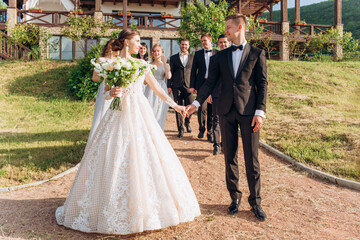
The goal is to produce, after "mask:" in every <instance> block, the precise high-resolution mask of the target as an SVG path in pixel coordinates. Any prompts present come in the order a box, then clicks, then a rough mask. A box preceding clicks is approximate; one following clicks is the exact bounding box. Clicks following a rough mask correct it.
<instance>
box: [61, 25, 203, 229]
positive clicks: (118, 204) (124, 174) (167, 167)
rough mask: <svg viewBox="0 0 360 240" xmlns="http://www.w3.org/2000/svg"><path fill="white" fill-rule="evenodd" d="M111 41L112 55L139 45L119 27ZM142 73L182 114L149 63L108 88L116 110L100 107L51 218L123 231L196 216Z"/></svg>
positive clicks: (75, 225) (134, 49) (137, 37)
mask: <svg viewBox="0 0 360 240" xmlns="http://www.w3.org/2000/svg"><path fill="white" fill-rule="evenodd" d="M118 40H119V45H120V48H121V52H120V57H121V58H124V59H132V58H131V55H130V54H134V53H137V51H138V49H139V45H140V34H139V32H137V31H136V30H123V31H121V33H120V34H119V38H118ZM143 63H144V64H146V62H143ZM144 80H145V81H146V82H147V84H148V85H149V86H150V87H152V89H153V90H154V91H155V92H156V94H158V95H159V96H160V97H161V99H163V100H164V101H165V102H167V103H168V104H169V105H170V106H171V107H173V108H174V109H175V110H176V111H178V112H180V113H181V114H182V115H185V113H186V112H185V107H184V106H179V105H177V104H176V103H175V102H174V101H173V100H172V99H171V98H170V97H169V96H168V95H167V94H166V93H165V92H164V90H163V89H162V88H161V87H160V86H159V84H158V82H157V81H156V79H155V78H154V76H153V75H152V73H151V70H150V68H149V67H148V69H147V70H146V71H145V74H143V75H141V76H138V77H137V78H136V80H135V81H134V82H132V83H130V84H129V86H127V87H124V88H122V89H120V88H118V87H116V88H112V89H111V90H110V91H108V92H107V93H108V94H107V95H109V96H111V97H114V96H119V97H120V98H121V104H122V111H118V110H111V109H108V110H107V112H106V113H105V115H104V117H103V119H102V120H101V122H100V123H99V126H98V127H97V129H96V130H95V133H94V137H93V138H92V139H91V140H90V142H89V146H88V148H87V149H86V150H85V154H84V156H83V158H82V160H81V164H80V167H79V170H78V172H77V174H76V177H75V180H74V182H73V184H72V186H71V189H70V192H69V194H68V196H67V198H66V201H65V203H64V206H61V207H59V208H58V209H57V210H56V214H55V215H56V220H57V222H58V224H60V225H63V226H66V227H69V228H72V229H75V230H80V231H83V232H97V233H107V234H121V235H124V234H130V233H136V232H142V231H145V230H155V229H160V228H164V227H168V226H173V225H177V224H179V223H180V222H188V221H192V220H193V219H194V218H195V217H196V216H199V215H200V209H199V205H198V202H197V199H196V196H195V194H194V191H193V189H192V187H191V185H190V182H189V180H188V178H187V176H186V173H185V171H184V169H183V167H182V166H181V163H180V161H179V159H178V158H177V156H176V154H175V152H174V150H173V149H172V147H171V145H170V143H169V142H168V140H167V138H166V136H165V135H164V133H163V131H162V130H161V128H160V126H159V124H158V123H157V122H156V119H155V117H154V114H153V112H152V109H151V107H150V104H149V102H148V101H147V99H146V98H145V96H144V94H143V91H142V89H143V84H144ZM120 92H121V94H120V95H119V93H120Z"/></svg>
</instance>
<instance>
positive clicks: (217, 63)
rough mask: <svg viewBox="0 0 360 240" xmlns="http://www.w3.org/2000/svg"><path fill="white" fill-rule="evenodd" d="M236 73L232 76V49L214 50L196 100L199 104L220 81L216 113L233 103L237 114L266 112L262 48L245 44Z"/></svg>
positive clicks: (265, 72) (221, 113) (265, 77)
mask: <svg viewBox="0 0 360 240" xmlns="http://www.w3.org/2000/svg"><path fill="white" fill-rule="evenodd" d="M243 51H244V53H243V56H242V58H241V61H240V65H239V68H238V71H237V74H236V76H234V70H233V61H232V49H231V48H227V49H225V50H223V51H220V52H218V53H217V55H216V57H215V58H214V59H213V60H214V62H213V63H212V64H211V66H210V69H209V78H208V79H207V81H206V82H205V84H204V85H203V86H202V87H201V89H200V91H199V92H198V95H197V99H196V100H197V101H198V102H199V103H200V104H202V103H203V102H204V101H205V100H206V98H207V97H208V96H209V94H210V93H211V92H212V91H213V89H214V88H215V87H216V84H218V81H221V84H220V95H219V105H218V106H219V107H218V113H219V115H225V114H226V113H228V112H229V111H230V109H231V107H232V105H233V104H234V107H235V108H236V110H237V112H238V113H239V114H240V115H254V114H255V111H256V110H257V109H258V110H263V111H264V112H266V94H267V85H268V82H267V67H266V57H265V52H264V50H261V49H259V48H256V47H253V46H251V45H250V44H246V45H245V49H244V50H243Z"/></svg>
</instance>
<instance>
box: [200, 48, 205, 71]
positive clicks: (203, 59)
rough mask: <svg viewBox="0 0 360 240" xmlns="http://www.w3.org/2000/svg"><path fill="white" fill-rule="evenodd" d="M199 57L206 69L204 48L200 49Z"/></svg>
mask: <svg viewBox="0 0 360 240" xmlns="http://www.w3.org/2000/svg"><path fill="white" fill-rule="evenodd" d="M200 53H201V54H200V59H201V65H202V66H204V67H205V69H206V63H205V49H203V50H201V52H200Z"/></svg>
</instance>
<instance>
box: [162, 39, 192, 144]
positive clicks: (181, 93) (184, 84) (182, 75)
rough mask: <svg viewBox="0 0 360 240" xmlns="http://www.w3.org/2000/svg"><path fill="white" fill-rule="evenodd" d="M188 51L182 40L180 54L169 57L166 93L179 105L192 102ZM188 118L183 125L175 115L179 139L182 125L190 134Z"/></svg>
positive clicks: (187, 41) (190, 59)
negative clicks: (171, 95)
mask: <svg viewBox="0 0 360 240" xmlns="http://www.w3.org/2000/svg"><path fill="white" fill-rule="evenodd" d="M189 49H190V42H189V40H188V39H182V40H181V41H180V53H177V54H175V55H173V56H171V57H170V69H171V78H170V79H169V81H168V92H169V94H171V93H173V95H174V100H175V102H176V103H177V104H179V105H183V104H185V105H188V104H190V103H192V101H193V100H194V97H193V95H192V94H191V92H190V90H189V87H190V74H191V66H192V63H193V58H194V55H193V54H191V53H189ZM190 118H191V115H189V116H187V117H186V118H185V124H184V123H183V122H184V121H183V117H182V116H181V115H180V114H178V113H176V124H177V129H178V131H179V133H178V135H177V136H178V137H179V138H182V137H183V136H184V126H183V125H185V128H186V131H187V132H188V133H191V127H190Z"/></svg>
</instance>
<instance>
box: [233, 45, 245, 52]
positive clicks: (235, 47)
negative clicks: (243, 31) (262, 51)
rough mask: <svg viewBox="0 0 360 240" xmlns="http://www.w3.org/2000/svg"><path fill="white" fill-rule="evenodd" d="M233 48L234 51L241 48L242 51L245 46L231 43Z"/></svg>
mask: <svg viewBox="0 0 360 240" xmlns="http://www.w3.org/2000/svg"><path fill="white" fill-rule="evenodd" d="M231 49H232V50H233V51H236V50H238V49H239V50H240V51H242V50H243V49H244V46H243V45H239V46H236V45H231Z"/></svg>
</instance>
